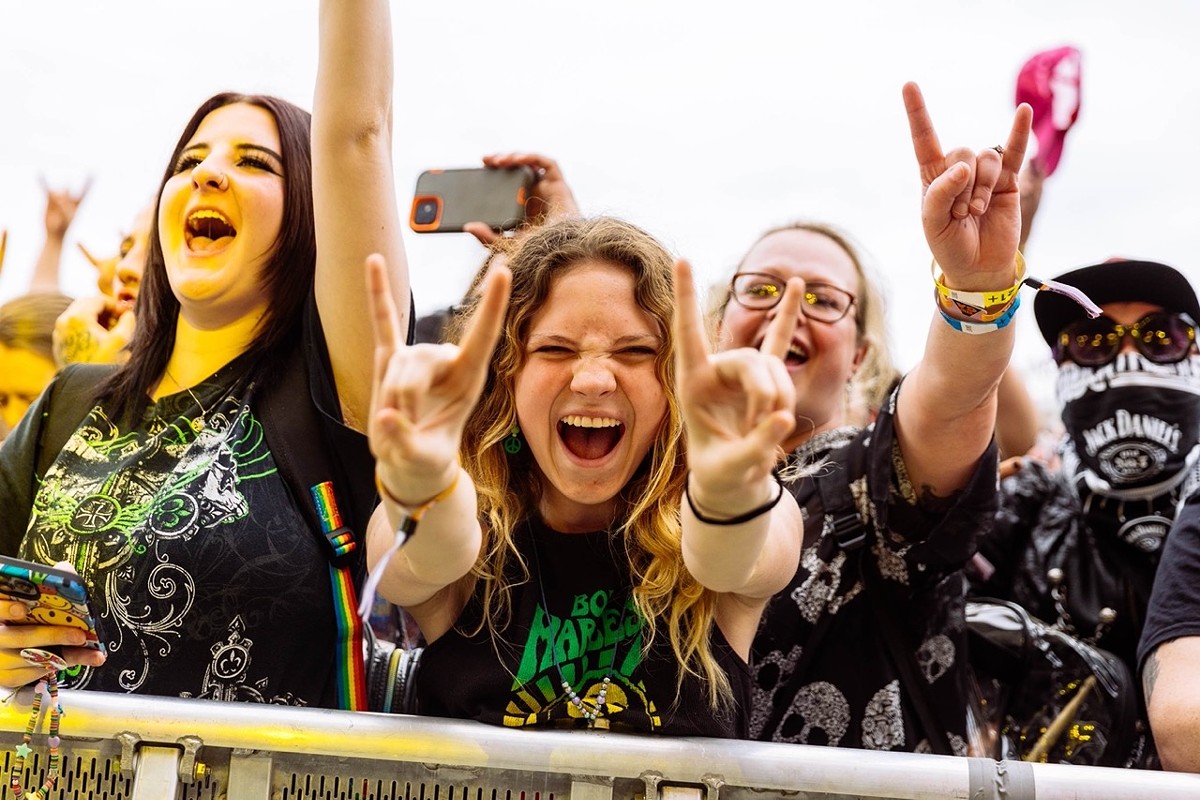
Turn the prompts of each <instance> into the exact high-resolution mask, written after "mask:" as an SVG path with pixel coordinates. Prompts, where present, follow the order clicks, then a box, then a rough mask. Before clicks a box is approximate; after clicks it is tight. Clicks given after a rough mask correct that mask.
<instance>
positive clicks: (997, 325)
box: [930, 251, 1101, 334]
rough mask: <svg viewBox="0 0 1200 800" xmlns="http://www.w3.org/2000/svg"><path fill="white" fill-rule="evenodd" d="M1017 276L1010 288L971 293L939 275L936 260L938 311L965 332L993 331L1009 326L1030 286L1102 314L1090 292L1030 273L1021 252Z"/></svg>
mask: <svg viewBox="0 0 1200 800" xmlns="http://www.w3.org/2000/svg"><path fill="white" fill-rule="evenodd" d="M1014 266H1015V267H1016V269H1017V278H1016V281H1015V282H1014V283H1013V285H1012V286H1009V287H1008V288H1006V289H994V290H991V291H983V292H967V291H960V290H958V289H951V288H950V287H949V286H947V285H946V284H945V283H944V282H943V280H942V278H943V276H942V275H939V274H938V273H939V270H940V267H939V266H938V263H937V260H936V259H935V260H934V261H933V264H932V265H931V266H930V270H931V271H932V272H933V284H934V287H935V290H934V293H933V298H934V304H935V305H936V306H937V310H938V313H940V314H941V315H942V319H943V320H945V321H946V324H947V325H949V326H950V327H951V328H954V329H955V330H956V331H961V332H962V333H971V334H981V333H993V332H995V331H998V330H1001V329H1003V328H1005V327H1007V326H1008V324H1009V323H1010V322H1012V321H1013V318H1014V317H1015V316H1016V313H1017V309H1018V308H1020V307H1021V295H1020V291H1021V287H1022V286H1030V287H1032V288H1034V289H1036V290H1038V291H1049V292H1054V293H1056V294H1061V295H1063V296H1065V297H1067V298H1069V299H1071V300H1073V301H1075V302H1076V303H1078V304H1079V305H1080V306H1082V307H1083V309H1084V311H1086V312H1087V315H1088V316H1089V317H1092V318H1093V319H1094V318H1095V317H1098V316H1100V313H1101V311H1100V308H1099V306H1097V305H1096V304H1095V303H1093V302H1092V301H1091V300H1090V299H1089V298H1088V296H1087V295H1085V294H1084V293H1083V292H1081V291H1079V290H1078V289H1076V288H1075V287H1074V286H1068V285H1066V284H1063V283H1059V282H1058V281H1043V280H1040V279H1038V278H1034V277H1033V276H1031V275H1029V273H1028V271H1027V269H1026V266H1025V257H1024V256H1022V255H1021V253H1020V251H1017V254H1016V257H1015V259H1014Z"/></svg>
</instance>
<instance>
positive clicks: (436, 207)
mask: <svg viewBox="0 0 1200 800" xmlns="http://www.w3.org/2000/svg"><path fill="white" fill-rule="evenodd" d="M536 180H537V177H536V176H535V175H534V173H533V170H532V169H530V168H529V167H514V168H512V169H490V168H487V167H472V168H466V169H428V170H425V171H424V172H422V173H421V174H420V176H418V178H417V188H416V191H415V192H414V193H413V202H412V213H411V214H410V215H409V220H408V224H409V227H411V228H412V229H413V230H414V231H416V232H417V233H458V232H461V231H462V229H463V225H465V224H467V223H468V222H482V223H484V224H486V225H488V226H489V227H490V228H491V229H492V230H494V231H508V230H512V229H513V228H516V227H517V226H518V225H520V224H521V223H522V222H524V221H525V203H526V202H527V201H528V200H529V193H530V192H531V191H532V190H533V184H534V183H535V182H536Z"/></svg>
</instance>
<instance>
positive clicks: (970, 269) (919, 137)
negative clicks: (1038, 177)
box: [903, 83, 1032, 289]
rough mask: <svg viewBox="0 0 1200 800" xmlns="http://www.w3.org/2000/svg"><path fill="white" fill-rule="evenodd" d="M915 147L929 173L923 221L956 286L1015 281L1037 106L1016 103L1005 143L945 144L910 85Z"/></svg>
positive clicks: (907, 99) (924, 180)
mask: <svg viewBox="0 0 1200 800" xmlns="http://www.w3.org/2000/svg"><path fill="white" fill-rule="evenodd" d="M903 94H904V104H905V108H906V109H907V112H908V122H909V130H910V133H911V135H912V144H913V151H914V153H915V155H916V158H917V165H918V167H919V169H920V174H921V187H922V193H923V200H922V205H921V222H922V225H923V226H924V229H925V238H926V241H927V242H928V244H929V248H930V250H931V251H932V252H933V256H934V258H935V259H936V260H937V262H938V265H939V266H940V267H941V268H942V270H943V272H944V273H945V275H946V279H947V282H948V283H951V284H954V285H955V288H964V289H967V288H993V287H994V285H998V283H1004V282H1005V281H1008V282H1011V278H1012V274H1013V260H1014V254H1015V253H1016V250H1017V245H1018V242H1019V241H1020V235H1021V207H1020V190H1019V187H1018V182H1017V175H1018V173H1019V172H1020V169H1021V164H1022V163H1023V162H1024V160H1025V148H1026V145H1027V143H1028V141H1029V128H1030V122H1031V119H1032V111H1031V110H1030V108H1029V106H1028V105H1026V104H1022V105H1021V106H1019V107H1018V108H1017V110H1016V113H1015V115H1014V117H1013V123H1012V127H1011V128H1010V130H1009V132H1008V138H1007V140H1006V141H1005V143H1004V144H1003V145H997V146H994V147H986V148H983V149H982V150H979V151H977V152H973V151H971V150H969V149H967V148H956V149H954V150H951V151H949V152H945V151H943V150H942V146H941V143H940V142H939V141H938V136H937V132H936V131H935V130H934V127H933V121H932V120H931V119H930V116H929V111H928V109H927V108H926V106H925V100H924V98H923V97H922V95H921V90H920V89H919V88H918V87H917V85H916V84H915V83H907V84H905V85H904V92H903Z"/></svg>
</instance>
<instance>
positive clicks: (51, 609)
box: [0, 556, 104, 653]
mask: <svg viewBox="0 0 1200 800" xmlns="http://www.w3.org/2000/svg"><path fill="white" fill-rule="evenodd" d="M0 599H4V600H15V601H17V602H20V603H24V604H25V607H26V608H27V609H29V615H28V618H27V619H26V621H25V622H23V623H15V622H14V623H10V624H14V625H18V624H24V625H65V626H67V627H71V628H79V629H80V630H81V631H84V632H85V633H86V634H87V641H86V642H84V644H83V646H84V647H90V648H92V649H93V650H99V651H100V652H102V653H103V652H104V644H103V643H102V642H101V641H100V639H99V637H98V636H97V635H96V621H95V619H94V618H93V617H92V612H91V610H90V609H89V608H88V599H87V587H86V586H84V584H83V581H82V580H80V578H79V576H78V575H75V574H73V573H70V572H67V571H65V570H61V569H55V568H54V567H48V566H46V565H45V564H34V563H33V562H30V561H22V560H21V559H19V558H8V557H7V556H0Z"/></svg>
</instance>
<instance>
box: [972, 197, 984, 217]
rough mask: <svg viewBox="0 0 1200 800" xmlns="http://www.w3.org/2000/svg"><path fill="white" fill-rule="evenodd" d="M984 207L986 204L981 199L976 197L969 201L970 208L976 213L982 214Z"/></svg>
mask: <svg viewBox="0 0 1200 800" xmlns="http://www.w3.org/2000/svg"><path fill="white" fill-rule="evenodd" d="M985 208H987V206H986V205H985V204H984V202H983V200H979V199H976V200H972V201H971V210H972V211H974V212H975V213H976V214H982V213H983V211H984V209H985Z"/></svg>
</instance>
